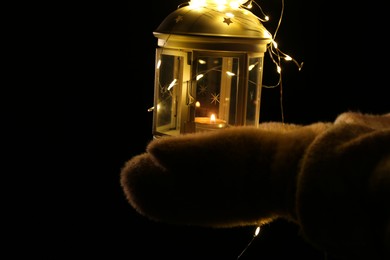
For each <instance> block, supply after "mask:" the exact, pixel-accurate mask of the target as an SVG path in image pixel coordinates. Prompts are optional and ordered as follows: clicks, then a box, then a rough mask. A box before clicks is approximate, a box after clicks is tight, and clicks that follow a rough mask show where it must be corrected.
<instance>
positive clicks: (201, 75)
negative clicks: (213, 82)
mask: <svg viewBox="0 0 390 260" xmlns="http://www.w3.org/2000/svg"><path fill="white" fill-rule="evenodd" d="M203 76H204V75H203V74H199V75H198V76H196V80H200V79H201V78H203Z"/></svg>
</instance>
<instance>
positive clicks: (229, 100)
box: [194, 55, 239, 132]
mask: <svg viewBox="0 0 390 260" xmlns="http://www.w3.org/2000/svg"><path fill="white" fill-rule="evenodd" d="M194 71H195V79H196V83H195V84H196V86H195V89H196V93H195V100H196V103H195V123H196V128H195V129H196V132H200V131H208V130H215V129H220V128H225V127H227V126H228V125H229V124H232V125H234V124H235V120H236V112H237V111H236V102H237V101H236V98H237V91H238V74H239V59H238V58H237V57H219V56H215V55H211V56H198V57H197V59H195V62H194Z"/></svg>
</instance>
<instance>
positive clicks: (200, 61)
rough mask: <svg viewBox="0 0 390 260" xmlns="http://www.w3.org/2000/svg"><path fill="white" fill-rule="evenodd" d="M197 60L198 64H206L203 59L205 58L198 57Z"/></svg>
mask: <svg viewBox="0 0 390 260" xmlns="http://www.w3.org/2000/svg"><path fill="white" fill-rule="evenodd" d="M198 62H199V63H200V64H206V61H205V60H201V59H199V60H198Z"/></svg>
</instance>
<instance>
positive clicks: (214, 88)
mask: <svg viewBox="0 0 390 260" xmlns="http://www.w3.org/2000/svg"><path fill="white" fill-rule="evenodd" d="M200 2H201V3H202V4H199V3H200ZM240 2H243V1H237V0H236V1H233V0H232V1H225V3H221V1H216V0H215V1H213V0H205V1H190V2H189V3H188V4H187V5H185V6H181V7H178V9H176V10H175V11H173V12H172V13H171V14H169V15H168V16H167V17H166V18H165V19H164V20H163V21H162V23H161V24H160V25H159V26H158V27H157V29H156V30H155V31H154V32H153V34H154V36H155V37H156V38H157V39H158V41H157V45H158V47H157V48H156V61H155V62H156V68H155V90H154V91H155V92H154V107H153V108H154V109H153V136H154V137H159V136H162V135H179V134H186V133H195V132H202V131H215V130H221V129H225V128H227V127H229V126H244V125H252V126H257V125H258V124H259V119H260V99H261V87H262V76H263V60H264V53H265V51H266V50H267V44H269V43H270V42H271V40H272V37H271V34H270V33H269V32H268V31H267V30H266V29H265V27H264V26H263V25H262V23H261V22H260V21H259V18H258V17H257V16H255V15H254V14H253V13H252V12H250V11H249V10H248V9H246V8H245V6H243V5H242V3H240ZM244 2H246V1H244ZM234 3H236V5H234Z"/></svg>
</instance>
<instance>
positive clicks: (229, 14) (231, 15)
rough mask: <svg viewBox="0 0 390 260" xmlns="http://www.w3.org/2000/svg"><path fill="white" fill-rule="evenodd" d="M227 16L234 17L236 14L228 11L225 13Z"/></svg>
mask: <svg viewBox="0 0 390 260" xmlns="http://www.w3.org/2000/svg"><path fill="white" fill-rule="evenodd" d="M225 15H226V16H227V17H229V18H233V17H234V14H232V13H226V14H225Z"/></svg>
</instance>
